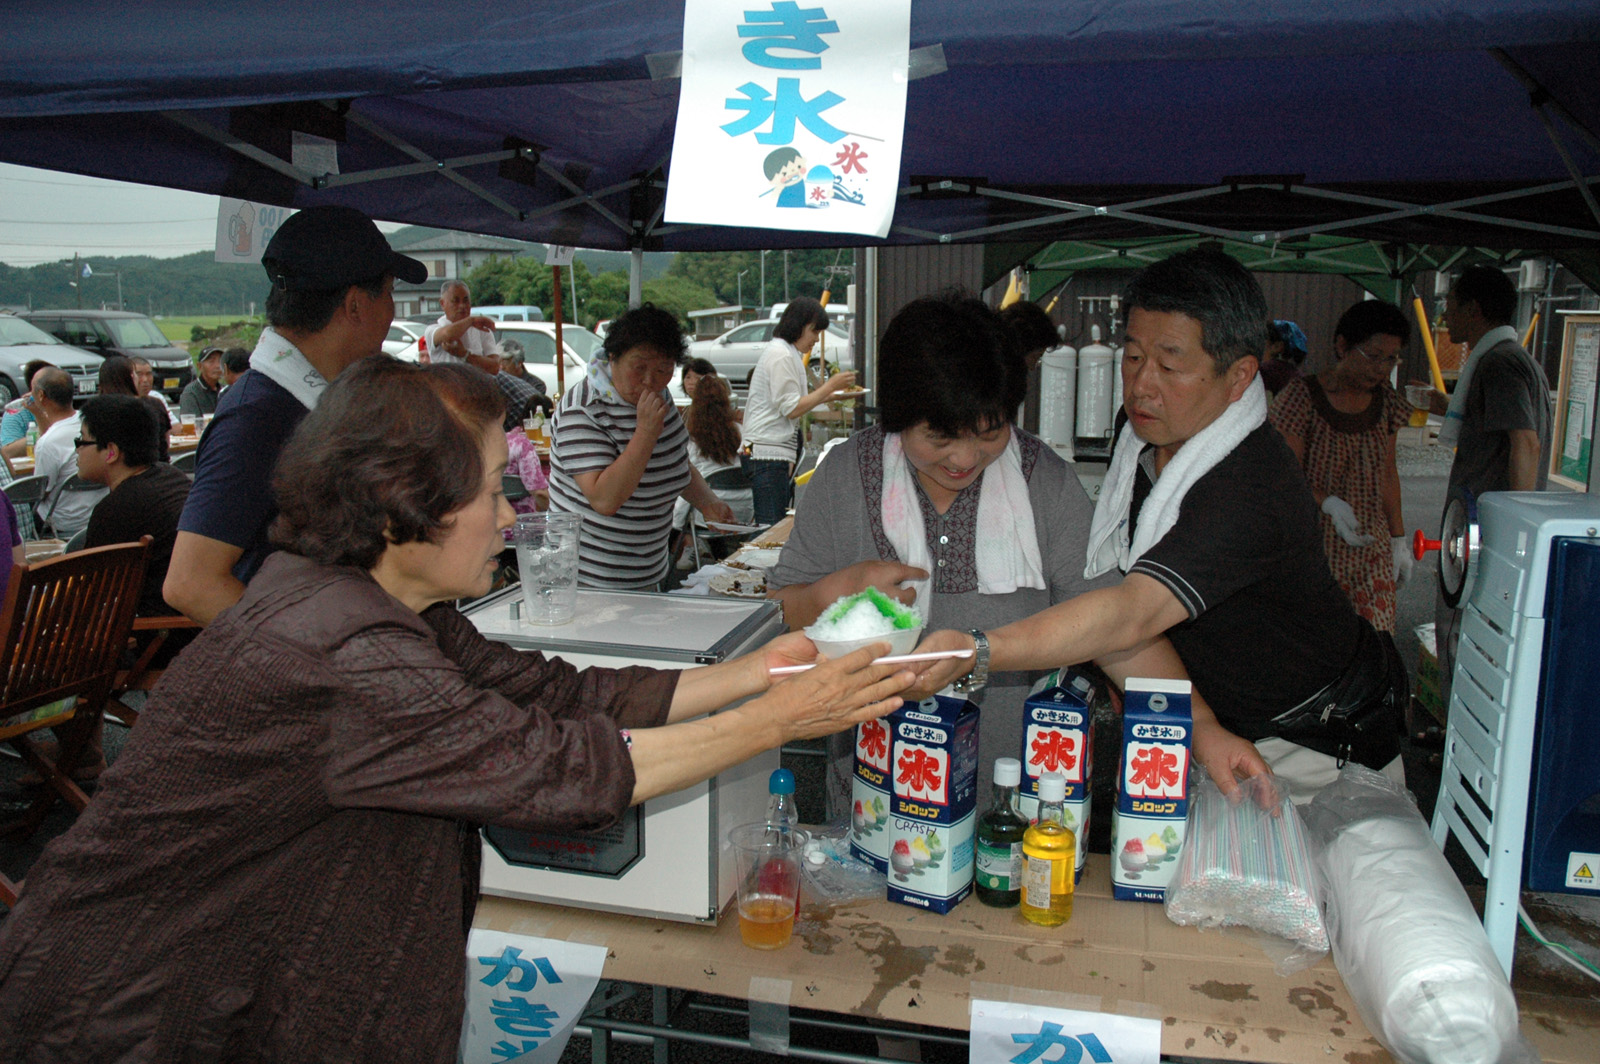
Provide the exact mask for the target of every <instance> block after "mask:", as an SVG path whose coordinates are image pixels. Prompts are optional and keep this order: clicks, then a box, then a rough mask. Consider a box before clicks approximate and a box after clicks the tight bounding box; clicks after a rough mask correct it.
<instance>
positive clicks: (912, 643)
mask: <svg viewBox="0 0 1600 1064" xmlns="http://www.w3.org/2000/svg"><path fill="white" fill-rule="evenodd" d="M805 633H806V638H807V639H809V640H811V641H812V642H813V643H815V644H816V645H817V649H818V650H819V651H821V652H822V653H823V654H826V655H827V656H828V657H830V658H840V657H843V656H844V655H846V654H848V653H850V652H851V651H855V650H860V649H861V648H862V647H869V646H871V645H872V644H874V643H888V644H889V653H890V654H909V653H911V652H912V651H913V650H915V649H916V646H917V640H919V639H921V638H922V625H918V626H917V627H915V628H897V629H895V630H894V631H893V632H890V633H888V634H887V635H874V636H868V637H867V638H865V639H818V638H817V637H816V636H814V635H812V634H811V629H810V628H807V629H805Z"/></svg>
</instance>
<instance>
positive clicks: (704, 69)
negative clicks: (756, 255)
mask: <svg viewBox="0 0 1600 1064" xmlns="http://www.w3.org/2000/svg"><path fill="white" fill-rule="evenodd" d="M910 24H911V5H910V0H883V2H877V3H872V4H859V3H854V4H846V3H844V2H843V0H832V2H831V3H830V2H829V0H820V2H817V0H813V2H811V3H806V2H795V0H765V2H764V3H763V2H760V0H756V2H752V0H688V3H687V5H686V10H685V12H684V25H683V84H682V88H681V90H680V93H679V99H678V123H677V132H676V137H675V139H674V142H673V149H672V163H671V169H670V171H669V175H668V176H669V180H668V183H667V202H666V212H665V215H666V220H667V221H669V222H680V223H681V222H693V223H704V224H715V225H739V226H758V227H761V228H767V229H795V230H804V231H813V232H815V231H821V232H830V233H861V234H870V235H873V236H880V237H881V236H884V235H886V234H887V233H888V231H889V224H890V222H891V221H892V219H893V217H894V206H895V196H896V193H897V191H898V186H899V178H900V147H901V141H902V138H903V135H904V130H905V104H906V61H907V54H908V51H909V41H910Z"/></svg>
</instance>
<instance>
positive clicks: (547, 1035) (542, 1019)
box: [461, 928, 606, 1064]
mask: <svg viewBox="0 0 1600 1064" xmlns="http://www.w3.org/2000/svg"><path fill="white" fill-rule="evenodd" d="M605 963H606V950H605V947H604V946H586V945H581V944H579V943H576V942H563V941H560V940H556V939H544V938H530V937H528V936H526V935H512V934H506V933H504V932H499V931H488V930H485V929H482V928H474V929H473V932H472V935H471V937H469V938H468V940H467V1016H466V1022H465V1023H463V1024H462V1029H461V1059H462V1060H463V1061H464V1062H465V1064H499V1062H501V1061H510V1060H516V1061H522V1062H524V1064H554V1062H555V1061H557V1060H560V1059H561V1051H562V1050H563V1049H565V1048H566V1045H567V1039H568V1038H570V1037H572V1028H573V1027H574V1026H575V1025H576V1024H577V1022H578V1017H579V1016H580V1015H581V1014H582V1012H583V1007H584V1005H586V1004H587V1003H588V1001H589V997H590V995H592V994H593V993H594V988H595V985H596V984H597V983H599V981H600V973H601V970H602V969H603V968H604V967H605Z"/></svg>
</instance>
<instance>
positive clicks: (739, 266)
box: [465, 249, 854, 329]
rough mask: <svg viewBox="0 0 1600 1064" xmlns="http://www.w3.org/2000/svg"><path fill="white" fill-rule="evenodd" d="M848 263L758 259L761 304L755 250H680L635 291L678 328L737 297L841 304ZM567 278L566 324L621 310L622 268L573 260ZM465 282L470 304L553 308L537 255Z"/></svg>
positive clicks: (800, 255)
mask: <svg viewBox="0 0 1600 1064" xmlns="http://www.w3.org/2000/svg"><path fill="white" fill-rule="evenodd" d="M853 262H854V256H853V255H852V253H851V252H850V251H849V250H848V249H844V250H837V249H811V250H804V251H790V252H789V253H788V256H787V263H786V262H785V255H784V253H783V252H781V251H769V252H767V255H766V274H767V276H766V290H765V296H766V298H765V300H763V299H762V286H761V252H759V251H707V252H680V253H678V254H677V255H676V256H674V257H673V259H672V264H671V265H670V266H669V267H667V271H666V273H664V274H662V275H661V276H659V277H655V278H649V279H646V280H645V281H644V283H643V284H642V286H641V294H642V296H643V298H644V299H645V300H647V301H648V302H651V303H654V304H655V305H656V306H658V307H661V308H662V309H664V310H667V311H670V312H671V313H673V314H675V315H677V316H678V317H679V318H681V319H683V320H684V322H685V323H687V322H688V314H689V312H690V311H692V310H706V309H709V308H711V307H717V306H732V305H734V304H735V303H737V302H739V301H740V300H741V299H742V301H743V304H744V305H745V306H747V307H759V306H771V305H772V304H774V303H781V302H787V301H788V300H789V299H790V298H797V297H800V296H810V297H812V298H813V299H820V298H821V297H822V294H823V293H824V292H825V291H826V292H828V293H829V296H830V300H831V301H833V302H838V303H843V302H844V298H845V285H847V284H849V283H850V282H851V280H852V279H853V278H852V275H851V274H850V273H849V272H848V269H849V267H851V266H852V265H853ZM786 265H787V272H788V276H787V279H786V278H785V266H786ZM568 273H569V271H567V270H563V271H562V282H561V297H562V316H563V317H564V318H565V319H566V320H567V321H573V320H576V321H577V322H578V323H579V324H580V325H584V326H586V327H588V328H591V329H592V328H594V326H595V324H596V323H598V322H602V321H606V320H608V319H611V318H614V317H616V316H617V315H618V314H621V313H622V312H623V311H624V310H626V309H627V308H628V272H627V270H626V269H613V270H606V271H604V272H596V271H594V270H592V269H590V267H589V265H588V264H587V263H586V262H585V261H584V260H583V259H582V258H581V257H579V258H577V259H575V260H574V262H573V264H572V267H571V269H570V274H571V276H570V277H569V276H568ZM741 274H742V275H743V276H742V277H741ZM465 280H466V282H467V284H468V286H469V287H470V288H471V289H472V300H473V302H474V303H478V304H480V305H487V304H500V303H503V304H511V305H526V306H538V307H540V308H541V309H542V310H543V311H544V314H545V317H546V319H548V318H550V317H551V314H552V310H553V307H554V303H555V300H554V297H553V288H552V273H551V270H550V267H548V266H546V265H545V264H544V256H543V255H538V256H530V257H526V258H517V259H499V260H496V261H494V262H489V263H485V264H484V265H482V266H480V267H478V268H477V269H475V270H473V271H472V272H471V273H470V274H468V275H467V277H466V278H465ZM830 286H831V287H830ZM574 287H575V288H576V289H577V313H576V314H574V313H573V300H572V294H573V289H574Z"/></svg>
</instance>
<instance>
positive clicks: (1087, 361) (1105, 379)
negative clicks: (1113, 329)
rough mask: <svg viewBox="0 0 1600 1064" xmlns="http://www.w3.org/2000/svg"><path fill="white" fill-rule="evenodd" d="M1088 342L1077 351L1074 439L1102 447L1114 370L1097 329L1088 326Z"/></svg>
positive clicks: (1106, 438)
mask: <svg viewBox="0 0 1600 1064" xmlns="http://www.w3.org/2000/svg"><path fill="white" fill-rule="evenodd" d="M1089 339H1090V342H1089V343H1087V344H1085V345H1084V346H1083V348H1082V349H1081V350H1080V351H1079V352H1078V424H1077V434H1078V439H1079V440H1082V441H1084V443H1085V444H1086V445H1088V444H1092V445H1093V446H1095V447H1105V446H1106V445H1107V443H1108V442H1109V440H1110V437H1111V411H1112V410H1113V409H1114V407H1113V406H1112V394H1111V390H1112V386H1113V385H1114V383H1115V370H1114V368H1113V366H1112V358H1113V356H1114V354H1115V352H1113V351H1112V350H1111V348H1109V347H1107V346H1106V345H1105V344H1103V343H1101V342H1100V326H1098V325H1095V326H1091V327H1090V330H1089Z"/></svg>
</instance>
